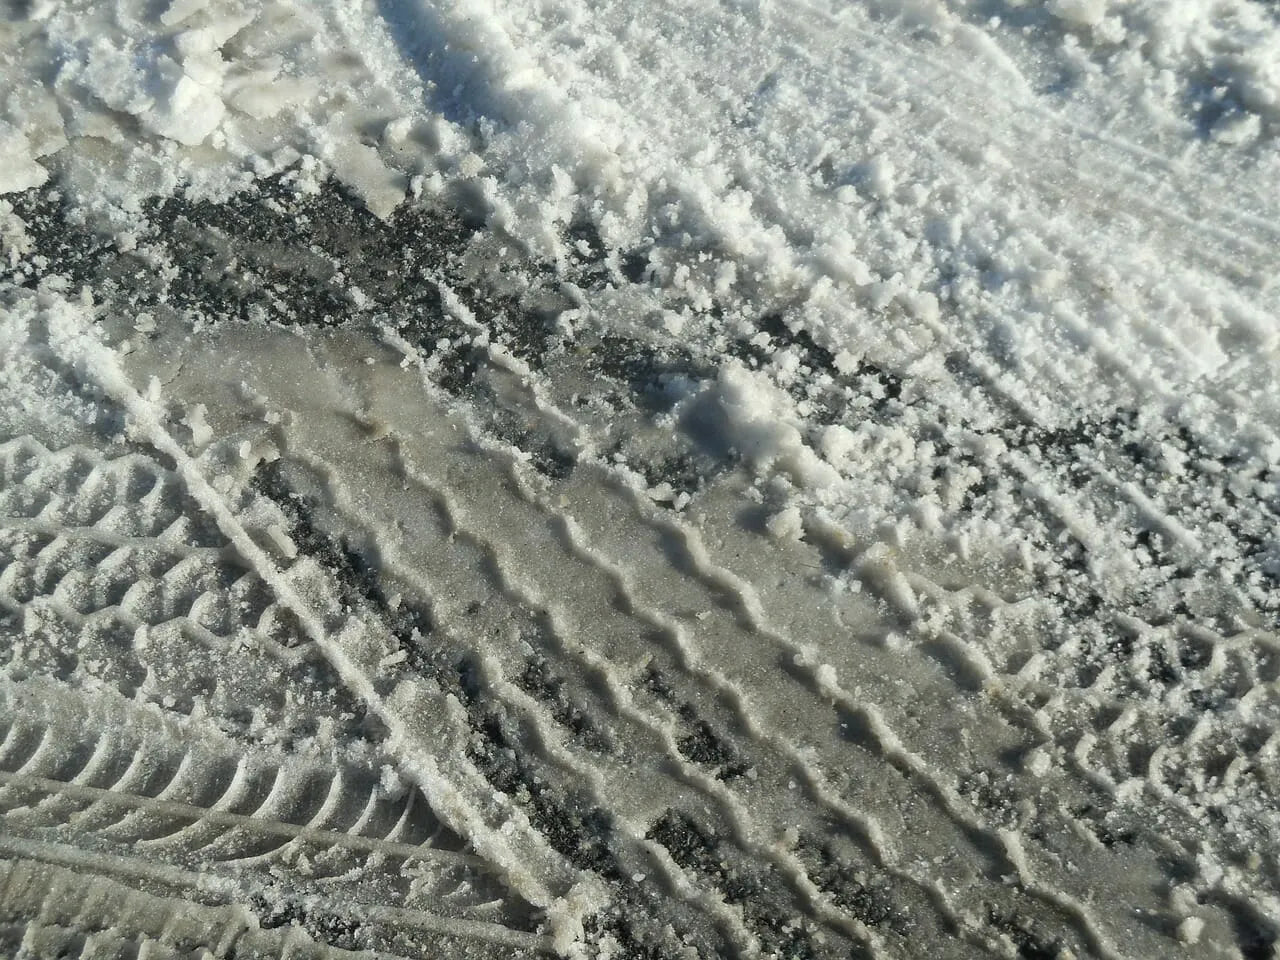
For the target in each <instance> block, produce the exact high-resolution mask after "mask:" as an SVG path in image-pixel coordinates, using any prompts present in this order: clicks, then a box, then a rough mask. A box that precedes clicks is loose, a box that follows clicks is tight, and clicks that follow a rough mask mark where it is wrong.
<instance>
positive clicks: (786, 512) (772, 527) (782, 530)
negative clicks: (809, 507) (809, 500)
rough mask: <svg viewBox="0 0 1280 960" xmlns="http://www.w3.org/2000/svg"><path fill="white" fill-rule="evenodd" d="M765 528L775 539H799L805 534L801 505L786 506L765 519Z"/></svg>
mask: <svg viewBox="0 0 1280 960" xmlns="http://www.w3.org/2000/svg"><path fill="white" fill-rule="evenodd" d="M765 529H767V530H768V531H769V536H771V537H773V539H775V540H799V539H800V537H801V536H802V535H803V534H804V523H803V521H802V520H801V519H800V508H799V507H794V506H793V507H786V508H785V509H783V510H779V511H778V512H777V513H775V514H774V515H773V516H771V517H770V518H769V519H768V520H766V521H765Z"/></svg>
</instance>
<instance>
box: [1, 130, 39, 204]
mask: <svg viewBox="0 0 1280 960" xmlns="http://www.w3.org/2000/svg"><path fill="white" fill-rule="evenodd" d="M33 153H34V151H33V150H32V149H31V141H30V140H28V139H27V135H26V134H25V133H23V132H22V131H21V130H19V129H18V128H17V127H15V126H14V125H13V124H11V123H6V122H5V121H3V120H0V193H19V192H21V191H23V190H30V189H31V188H32V187H38V186H40V185H41V184H42V183H44V182H45V181H46V180H48V179H49V173H48V171H47V170H45V168H44V167H42V166H41V165H40V164H39V163H37V162H36V159H35V156H34V155H33Z"/></svg>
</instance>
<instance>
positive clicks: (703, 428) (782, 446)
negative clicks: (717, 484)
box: [683, 363, 839, 487]
mask: <svg viewBox="0 0 1280 960" xmlns="http://www.w3.org/2000/svg"><path fill="white" fill-rule="evenodd" d="M798 422H799V420H798V417H797V416H796V413H795V409H794V405H793V402H792V400H791V398H790V397H789V396H788V395H787V394H786V393H784V392H783V391H782V390H780V389H779V388H778V387H777V386H776V385H775V384H774V383H773V382H772V380H770V378H769V377H768V375H766V374H764V373H761V372H759V371H753V370H748V369H747V368H746V367H744V366H742V365H740V364H736V363H734V364H729V365H727V366H725V367H724V368H723V369H722V370H721V371H720V375H719V377H717V378H716V380H715V381H713V382H712V383H710V384H709V385H707V386H706V387H704V388H703V389H702V390H701V391H700V392H699V393H697V394H695V395H694V397H693V398H692V399H691V400H690V401H689V403H688V408H687V410H686V412H685V415H684V419H683V423H684V426H685V427H686V429H688V430H689V431H690V432H691V433H692V434H693V435H694V437H695V438H696V439H698V440H699V441H700V442H702V443H704V444H705V445H706V446H708V447H710V448H711V449H713V450H715V451H716V452H717V453H719V454H726V453H730V452H734V451H736V452H737V453H738V454H740V455H741V456H742V457H743V458H744V459H745V460H746V461H747V463H748V464H750V465H751V466H752V467H753V468H754V469H755V470H756V472H757V474H760V475H763V474H765V473H768V472H769V471H771V470H779V471H781V472H783V473H785V474H787V475H789V476H790V477H791V478H792V479H793V480H794V481H795V482H797V483H799V484H802V485H804V486H808V487H829V486H831V485H833V484H834V483H836V481H837V480H838V479H839V474H838V473H837V472H836V471H835V470H834V469H833V468H832V467H831V466H830V465H829V464H826V463H824V462H823V461H822V460H821V459H820V458H819V457H818V456H817V454H815V453H814V452H813V450H811V449H810V448H809V447H808V446H806V445H805V443H804V440H803V438H802V437H801V435H800V430H799V429H798V427H797V423H798Z"/></svg>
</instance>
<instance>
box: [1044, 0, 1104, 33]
mask: <svg viewBox="0 0 1280 960" xmlns="http://www.w3.org/2000/svg"><path fill="white" fill-rule="evenodd" d="M1049 12H1050V13H1052V14H1053V15H1054V16H1055V17H1057V18H1058V19H1059V20H1062V21H1064V22H1066V23H1069V24H1072V25H1073V26H1078V27H1092V26H1096V25H1098V24H1100V23H1102V19H1103V17H1105V16H1106V15H1107V2H1106V0H1051V2H1050V3H1049Z"/></svg>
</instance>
